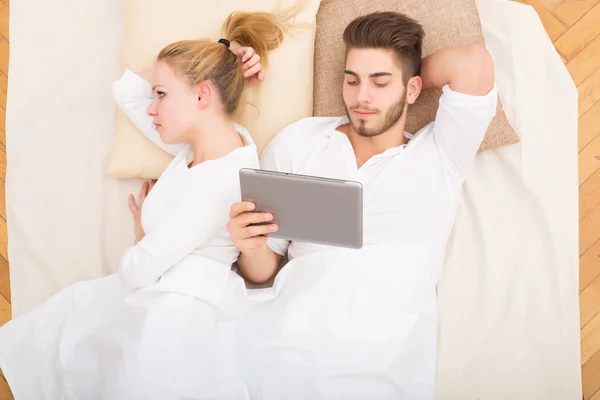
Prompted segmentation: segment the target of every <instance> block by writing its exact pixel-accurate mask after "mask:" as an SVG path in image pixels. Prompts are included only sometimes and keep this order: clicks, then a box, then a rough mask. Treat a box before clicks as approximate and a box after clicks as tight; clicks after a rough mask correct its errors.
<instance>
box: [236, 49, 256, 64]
mask: <svg viewBox="0 0 600 400" xmlns="http://www.w3.org/2000/svg"><path fill="white" fill-rule="evenodd" d="M236 54H238V56H241V57H242V62H246V61H248V60H249V59H250V58H252V56H253V55H254V54H256V53H255V52H254V49H253V48H252V47H240V48H239V53H236Z"/></svg>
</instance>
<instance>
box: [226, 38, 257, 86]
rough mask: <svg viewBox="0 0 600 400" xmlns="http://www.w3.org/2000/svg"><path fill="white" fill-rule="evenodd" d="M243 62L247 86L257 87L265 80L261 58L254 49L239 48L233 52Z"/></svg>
mask: <svg viewBox="0 0 600 400" xmlns="http://www.w3.org/2000/svg"><path fill="white" fill-rule="evenodd" d="M231 51H233V53H234V54H235V55H236V56H238V57H240V58H241V60H242V71H244V78H245V79H246V84H247V85H250V86H252V85H256V84H257V83H260V82H262V81H263V79H264V78H265V71H264V70H263V67H262V64H261V63H260V56H259V55H258V54H256V52H255V51H254V49H253V48H252V47H238V48H237V49H233V50H231Z"/></svg>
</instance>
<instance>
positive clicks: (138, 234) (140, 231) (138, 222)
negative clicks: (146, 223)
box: [128, 180, 156, 244]
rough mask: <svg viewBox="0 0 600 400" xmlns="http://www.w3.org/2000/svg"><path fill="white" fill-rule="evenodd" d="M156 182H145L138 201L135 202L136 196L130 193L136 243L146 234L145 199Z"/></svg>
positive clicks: (130, 207)
mask: <svg viewBox="0 0 600 400" xmlns="http://www.w3.org/2000/svg"><path fill="white" fill-rule="evenodd" d="M154 184H156V180H153V181H151V182H144V184H143V185H142V188H141V189H140V194H139V197H138V203H139V205H137V204H136V202H135V196H134V195H133V194H130V195H129V198H128V201H129V210H130V211H131V215H132V216H133V224H134V232H135V243H136V244H137V243H138V242H139V241H140V240H142V239H143V238H144V236H146V233H145V232H144V228H142V206H143V205H144V200H146V197H147V196H148V193H150V191H151V190H152V188H153V187H154Z"/></svg>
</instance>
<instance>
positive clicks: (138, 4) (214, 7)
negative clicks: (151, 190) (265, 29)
mask: <svg viewBox="0 0 600 400" xmlns="http://www.w3.org/2000/svg"><path fill="white" fill-rule="evenodd" d="M305 3H306V4H305V6H304V7H303V8H302V10H301V11H300V12H299V13H298V14H297V16H296V19H295V21H296V22H297V23H299V25H301V27H298V28H294V29H292V30H289V32H285V33H284V39H283V42H282V44H281V46H280V47H279V48H277V49H276V50H274V51H272V52H271V53H270V54H269V65H268V67H267V68H266V69H265V79H264V81H263V82H262V83H260V84H259V85H256V86H253V87H250V88H247V89H246V90H245V91H244V92H245V93H244V95H243V98H242V101H241V102H240V108H239V110H238V113H237V115H236V122H237V123H239V124H241V125H243V126H245V127H246V128H247V129H248V131H249V132H250V134H251V135H252V137H253V139H254V141H255V142H256V146H257V148H258V151H259V153H262V150H263V149H264V147H265V146H266V144H267V143H268V142H269V140H270V139H271V138H272V137H273V136H274V135H275V134H277V132H279V131H280V130H281V129H283V128H284V127H285V126H286V125H288V124H290V123H292V122H295V121H297V120H299V119H302V118H304V117H309V116H312V107H313V98H312V94H313V92H312V85H313V55H314V37H315V29H316V27H315V22H316V21H315V19H316V14H317V11H318V9H319V3H320V0H306V1H305ZM295 4H297V0H252V1H247V0H226V1H216V0H215V1H197V0H172V1H164V0H125V5H124V26H125V29H124V36H123V48H122V62H123V69H125V68H128V69H130V70H132V71H134V72H138V73H139V72H141V71H144V70H146V69H148V68H150V67H152V65H153V63H154V61H155V60H156V56H157V55H158V53H159V52H160V50H161V49H162V48H163V47H164V46H166V45H168V44H170V43H173V42H176V41H179V40H183V39H195V38H203V37H205V38H212V39H214V40H215V41H217V40H218V39H219V38H220V37H221V36H220V35H221V25H222V24H223V22H224V21H225V20H226V18H227V16H228V15H229V14H230V13H231V12H233V11H276V10H277V9H281V8H287V7H290V6H293V5H295ZM234 45H235V44H232V47H233V46H234ZM292 94H293V95H292ZM171 160H172V156H170V155H169V154H167V153H165V152H164V151H162V150H160V149H159V148H158V147H156V146H155V145H153V144H152V143H151V142H150V141H149V140H147V139H146V138H145V137H144V136H143V135H142V133H140V132H139V131H138V130H137V129H136V128H135V127H134V125H133V124H132V123H131V122H130V121H129V120H128V118H127V117H126V116H125V115H124V114H123V113H122V112H121V111H120V110H117V116H116V134H115V140H114V142H113V145H112V149H111V154H110V156H109V160H108V168H107V172H108V174H110V175H113V176H116V177H119V178H136V177H137V178H144V179H152V178H158V177H159V176H160V174H161V173H162V172H163V171H164V169H165V168H166V167H167V165H168V163H169V162H170V161H171Z"/></svg>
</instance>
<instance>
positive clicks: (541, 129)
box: [6, 0, 581, 399]
mask: <svg viewBox="0 0 600 400" xmlns="http://www.w3.org/2000/svg"><path fill="white" fill-rule="evenodd" d="M478 7H479V11H480V14H481V18H482V23H483V27H484V34H485V36H486V39H487V41H488V45H489V48H490V50H491V52H492V55H493V57H494V59H495V62H496V66H497V68H496V80H497V83H498V85H499V89H500V93H501V97H502V99H503V103H504V105H505V109H506V111H507V115H508V117H509V119H510V121H511V123H512V124H513V125H514V126H515V127H516V129H517V131H518V133H519V134H520V135H521V137H522V141H521V143H519V144H517V145H513V146H510V147H506V148H503V149H498V150H494V151H489V152H486V153H484V154H481V155H480V156H479V157H478V160H477V168H476V173H475V175H474V176H473V177H472V178H471V179H470V180H469V181H468V183H467V184H466V186H465V190H464V197H463V201H462V204H461V206H460V209H459V212H458V218H457V222H456V227H455V230H454V232H453V235H452V239H451V246H450V249H449V253H448V255H447V259H446V263H445V270H444V274H443V277H442V280H441V281H440V284H439V286H438V302H439V310H440V330H439V342H438V343H439V353H438V367H437V370H438V377H437V397H438V398H439V399H457V398H460V399H468V398H482V399H496V398H497V399H507V398H510V399H567V398H574V399H575V398H580V397H581V385H580V365H579V324H578V319H579V313H578V307H577V301H578V299H577V287H578V285H577V253H578V252H577V237H578V235H577V228H578V227H577V222H578V216H577V209H578V207H577V162H576V156H577V148H576V142H577V129H576V123H577V94H576V90H575V87H574V85H573V83H572V81H571V79H570V78H569V76H568V73H567V71H566V69H565V67H564V66H563V65H562V63H561V61H560V59H559V57H558V55H557V54H556V53H555V51H554V49H553V47H552V45H551V42H550V41H549V39H548V38H547V36H546V34H545V32H544V30H543V27H542V25H541V23H540V22H539V19H538V17H537V15H536V14H535V12H534V11H533V9H531V8H530V7H527V6H523V5H521V4H516V3H511V2H509V1H503V0H498V1H496V0H486V1H484V0H481V1H480V2H479V3H478ZM33 10H35V12H34V11H33ZM65 10H68V11H65ZM10 29H11V32H10V35H11V58H10V68H9V93H8V107H7V122H6V129H7V144H8V146H7V153H8V154H7V156H8V168H7V182H6V196H7V200H6V201H7V204H6V205H7V214H8V215H7V217H8V234H9V261H10V265H11V286H12V296H13V298H12V302H13V313H14V315H20V314H22V313H24V312H25V311H27V310H30V309H32V308H33V307H34V306H36V305H37V304H39V303H40V302H41V301H42V300H43V299H45V298H47V297H48V296H49V295H51V294H53V293H56V292H57V291H58V290H59V289H61V288H64V287H65V286H67V285H68V284H70V283H73V282H76V281H78V280H81V279H86V278H93V277H99V276H103V275H106V274H108V273H109V272H112V271H114V270H115V269H116V267H117V265H118V260H119V258H120V256H121V254H122V252H123V250H124V249H125V248H126V247H127V246H128V245H129V244H130V241H131V238H132V224H131V218H130V215H129V211H128V210H127V205H126V201H127V200H126V196H127V193H129V192H131V191H134V190H137V189H138V188H139V184H140V183H139V182H136V181H116V180H114V179H111V178H107V177H105V175H104V169H105V165H104V163H105V160H106V157H107V154H108V151H109V148H110V144H111V140H112V136H113V132H114V128H113V126H114V125H113V124H114V110H115V105H114V102H113V100H112V98H111V94H110V84H111V83H112V82H113V81H114V80H116V79H117V78H118V77H119V75H120V73H121V71H120V42H121V35H122V29H123V27H122V1H120V0H105V1H102V2H98V1H92V0H85V1H80V2H67V1H66V0H58V3H57V2H56V1H55V2H53V3H52V4H50V3H47V2H44V1H42V0H27V1H22V2H15V3H14V4H12V5H11V25H10ZM40 38H43V40H40ZM49 44H56V45H52V46H51V45H49ZM534 56H535V57H534ZM40 66H43V73H42V72H41V70H40V68H41V67H40Z"/></svg>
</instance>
